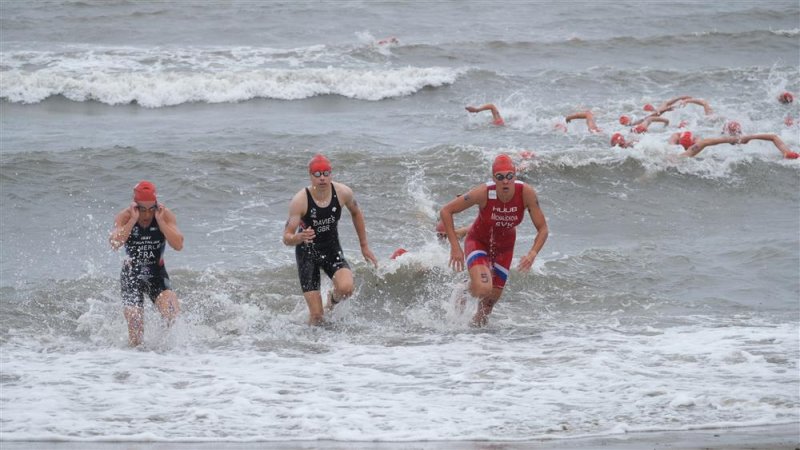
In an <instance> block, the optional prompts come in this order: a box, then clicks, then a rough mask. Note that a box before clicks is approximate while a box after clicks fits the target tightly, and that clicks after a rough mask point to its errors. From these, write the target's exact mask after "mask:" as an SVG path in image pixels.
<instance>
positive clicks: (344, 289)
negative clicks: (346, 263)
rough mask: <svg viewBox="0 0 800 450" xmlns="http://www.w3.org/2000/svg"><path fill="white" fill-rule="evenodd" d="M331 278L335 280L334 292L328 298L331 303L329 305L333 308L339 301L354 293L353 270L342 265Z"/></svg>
mask: <svg viewBox="0 0 800 450" xmlns="http://www.w3.org/2000/svg"><path fill="white" fill-rule="evenodd" d="M331 280H332V281H333V293H332V294H331V296H330V298H329V299H328V301H329V303H330V304H329V305H328V307H329V308H330V309H333V308H334V307H335V306H336V304H337V303H339V302H341V301H343V300H346V299H347V298H349V297H350V296H351V295H353V271H352V270H350V269H349V268H346V267H342V268H341V269H339V270H337V271H336V272H334V274H333V277H331Z"/></svg>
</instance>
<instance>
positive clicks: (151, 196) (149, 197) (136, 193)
mask: <svg viewBox="0 0 800 450" xmlns="http://www.w3.org/2000/svg"><path fill="white" fill-rule="evenodd" d="M133 200H134V201H136V202H154V201H156V185H155V184H153V183H151V182H149V181H145V180H142V181H140V182H139V183H137V184H136V186H134V187H133Z"/></svg>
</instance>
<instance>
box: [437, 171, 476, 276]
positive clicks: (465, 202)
mask: <svg viewBox="0 0 800 450" xmlns="http://www.w3.org/2000/svg"><path fill="white" fill-rule="evenodd" d="M486 189H487V188H486V185H485V184H481V185H479V186H476V187H474V188H472V189H471V190H470V191H469V192H467V193H466V194H464V195H459V196H458V197H456V198H455V199H453V200H451V201H450V202H449V203H447V204H446V205H444V206H442V210H441V211H440V212H439V217H440V218H441V219H442V223H443V224H444V230H445V233H446V234H447V240H448V241H449V242H450V267H452V268H453V269H454V270H456V271H459V272H460V271H462V270H464V251H463V250H462V249H461V244H460V243H459V242H458V234H457V233H456V229H455V228H456V226H455V221H454V220H453V215H454V214H458V213H460V212H462V211H464V210H465V209H467V208H470V207H472V206H475V205H478V206H480V207H484V206H486V201H487V196H486Z"/></svg>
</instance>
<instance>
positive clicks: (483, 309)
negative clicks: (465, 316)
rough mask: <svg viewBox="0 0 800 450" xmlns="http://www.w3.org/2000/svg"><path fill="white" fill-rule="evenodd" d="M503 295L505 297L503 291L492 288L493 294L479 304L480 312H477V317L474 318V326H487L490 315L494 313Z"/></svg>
mask: <svg viewBox="0 0 800 450" xmlns="http://www.w3.org/2000/svg"><path fill="white" fill-rule="evenodd" d="M501 295H503V289H501V288H497V287H494V288H492V293H491V294H490V295H489V296H488V297H485V298H482V299H481V300H480V302H478V311H476V312H475V315H474V316H473V317H472V323H471V325H472V326H475V327H483V326H486V323H487V322H488V317H489V314H491V313H492V309H493V308H494V305H496V304H497V302H498V301H499V300H500V296H501Z"/></svg>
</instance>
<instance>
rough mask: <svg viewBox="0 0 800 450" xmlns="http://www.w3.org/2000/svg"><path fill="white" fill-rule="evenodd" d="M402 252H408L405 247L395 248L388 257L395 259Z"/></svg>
mask: <svg viewBox="0 0 800 450" xmlns="http://www.w3.org/2000/svg"><path fill="white" fill-rule="evenodd" d="M404 253H408V252H407V251H406V249H404V248H398V249H397V250H395V251H394V253H392V256H390V257H389V259H397V257H398V256H400V255H402V254H404Z"/></svg>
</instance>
